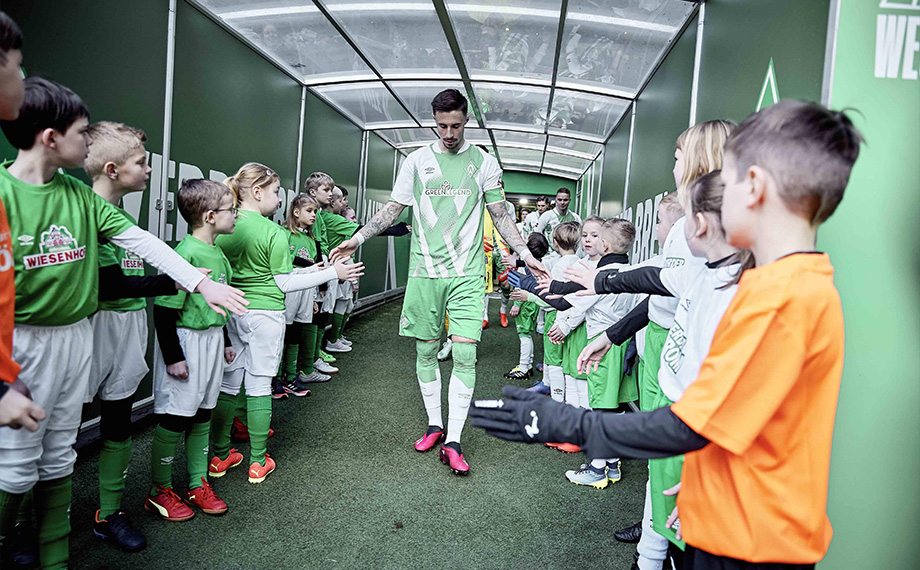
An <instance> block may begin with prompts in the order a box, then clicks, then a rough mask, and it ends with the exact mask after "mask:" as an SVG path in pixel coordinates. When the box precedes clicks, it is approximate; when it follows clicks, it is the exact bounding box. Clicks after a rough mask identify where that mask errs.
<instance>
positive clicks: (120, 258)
mask: <svg viewBox="0 0 920 570" xmlns="http://www.w3.org/2000/svg"><path fill="white" fill-rule="evenodd" d="M115 208H116V209H118V211H119V212H120V213H121V215H123V216H124V217H125V218H127V219H128V221H130V222H131V223H132V224H135V225H137V220H135V219H134V218H133V217H131V214H129V213H128V212H126V211H124V210H123V209H122V208H119V207H118V206H115ZM110 265H117V266H119V267H120V268H121V272H122V273H124V274H125V275H128V276H132V277H143V275H144V260H143V259H141V257H140V256H137V255H135V254H133V253H131V252H130V251H127V250H125V249H124V248H121V247H118V246H117V245H115V244H113V243H110V242H105V243H100V244H99V267H108V266H110ZM146 308H147V299H144V298H134V299H131V298H128V299H113V300H111V301H99V310H100V311H140V310H142V309H146Z"/></svg>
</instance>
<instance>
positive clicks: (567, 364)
mask: <svg viewBox="0 0 920 570" xmlns="http://www.w3.org/2000/svg"><path fill="white" fill-rule="evenodd" d="M586 346H588V327H587V326H586V325H585V323H581V324H580V325H578V326H577V327H575V330H573V331H572V332H570V333H569V334H568V336H566V337H565V342H564V343H563V344H562V371H563V372H565V373H566V374H568V375H569V376H571V377H573V378H578V379H579V380H587V379H588V375H587V374H579V373H578V367H577V365H578V356H579V355H580V354H581V351H582V350H584V349H585V347H586Z"/></svg>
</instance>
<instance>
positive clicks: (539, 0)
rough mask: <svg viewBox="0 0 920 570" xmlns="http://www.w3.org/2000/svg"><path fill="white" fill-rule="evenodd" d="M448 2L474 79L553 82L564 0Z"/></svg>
mask: <svg viewBox="0 0 920 570" xmlns="http://www.w3.org/2000/svg"><path fill="white" fill-rule="evenodd" d="M446 4H447V8H448V10H449V11H450V19H451V23H452V24H453V27H454V30H455V31H456V36H457V41H458V42H459V43H460V50H461V53H462V56H463V59H464V61H465V62H466V67H467V69H468V71H469V74H470V78H471V79H473V80H478V79H485V80H499V81H501V80H511V81H522V80H528V82H530V83H533V84H539V85H550V83H551V82H552V77H553V58H554V55H555V53H556V35H557V32H558V27H559V17H560V15H561V8H562V2H561V0H472V1H465V2H464V1H462V0H460V1H449V2H447V3H446Z"/></svg>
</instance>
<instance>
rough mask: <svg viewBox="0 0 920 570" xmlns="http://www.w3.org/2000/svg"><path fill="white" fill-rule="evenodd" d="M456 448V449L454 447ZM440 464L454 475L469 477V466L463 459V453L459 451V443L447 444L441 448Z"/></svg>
mask: <svg viewBox="0 0 920 570" xmlns="http://www.w3.org/2000/svg"><path fill="white" fill-rule="evenodd" d="M454 446H456V447H454ZM440 456H441V463H443V464H444V465H447V466H448V467H450V471H451V473H453V474H454V475H469V474H470V464H469V463H467V462H466V460H465V459H463V453H462V452H461V451H460V444H459V443H453V442H451V443H448V444H446V445H442V446H441V453H440Z"/></svg>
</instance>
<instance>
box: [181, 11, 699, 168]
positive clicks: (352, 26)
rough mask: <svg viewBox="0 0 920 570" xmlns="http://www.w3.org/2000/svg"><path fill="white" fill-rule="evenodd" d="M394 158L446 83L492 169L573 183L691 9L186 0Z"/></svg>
mask: <svg viewBox="0 0 920 570" xmlns="http://www.w3.org/2000/svg"><path fill="white" fill-rule="evenodd" d="M191 1H192V3H193V4H195V5H196V6H198V7H199V9H201V10H202V11H203V12H205V13H206V14H208V15H209V16H210V17H211V18H213V19H215V20H216V21H217V22H219V23H221V24H222V25H224V26H225V27H227V28H228V29H230V30H231V31H233V32H234V33H235V34H236V35H237V36H238V37H239V38H240V39H242V40H243V41H244V42H246V43H248V44H249V45H251V46H252V47H253V48H254V49H256V50H257V51H259V52H261V53H262V54H263V55H264V56H265V57H266V58H268V59H269V60H270V61H272V62H273V63H274V64H275V65H277V66H278V67H279V68H281V69H282V70H284V71H285V72H286V73H287V74H288V75H290V76H291V77H294V78H295V79H297V80H299V81H300V82H301V83H302V84H303V85H305V86H307V87H308V88H309V89H311V90H312V91H313V92H314V93H316V94H317V95H318V96H319V97H320V98H322V99H323V100H325V101H326V102H327V103H329V104H330V105H332V106H333V107H334V108H336V109H337V110H338V111H339V112H341V113H342V114H343V115H344V116H346V117H347V118H348V119H349V120H350V121H352V122H353V123H354V124H356V125H357V126H359V127H360V128H362V129H364V130H371V131H374V132H376V133H377V134H378V135H380V136H381V137H382V138H383V139H384V140H385V141H387V143H389V144H390V145H391V146H393V147H394V148H397V149H399V150H401V151H402V152H409V151H411V150H412V149H414V148H417V147H419V146H422V145H425V144H429V143H431V142H433V141H435V140H436V139H437V135H436V134H435V131H434V129H433V127H434V121H433V120H432V118H431V107H430V104H431V99H432V98H433V97H434V95H436V94H437V93H438V92H440V91H442V90H443V89H447V88H455V89H458V90H460V92H461V93H465V94H466V95H467V97H468V98H469V99H470V103H471V107H472V109H471V111H472V112H473V113H474V115H475V118H473V119H471V120H470V123H469V124H468V126H467V134H466V136H467V140H469V141H470V142H471V143H473V144H482V145H484V146H486V148H488V149H489V151H490V152H493V153H495V154H496V156H497V158H498V159H499V161H500V162H501V164H502V167H503V168H505V169H509V170H521V171H526V172H537V173H542V174H550V175H553V176H561V177H564V178H570V179H578V178H580V177H581V176H582V175H583V174H584V172H585V170H587V169H588V168H589V167H590V166H591V164H592V162H593V161H594V160H595V159H596V158H597V157H598V156H599V154H600V152H601V150H602V149H603V147H604V143H605V142H606V141H607V140H608V139H609V138H610V136H611V134H612V132H613V129H614V128H615V127H616V125H617V124H619V122H620V120H621V119H622V117H623V114H624V113H626V112H627V110H628V108H629V104H630V102H631V101H632V100H633V99H635V98H636V97H637V96H638V94H639V92H640V91H641V90H642V88H643V87H644V85H645V83H646V82H647V81H648V79H649V77H650V76H651V74H652V73H653V72H654V70H655V68H656V67H657V66H658V64H659V62H660V61H661V59H662V58H663V57H664V56H665V54H666V53H667V50H668V47H669V46H670V44H671V43H672V42H673V41H674V40H675V39H676V37H677V35H678V34H679V33H680V31H681V30H682V29H683V27H684V26H685V25H686V22H687V21H688V20H689V19H690V18H691V17H692V16H693V15H694V12H695V10H696V3H695V2H694V1H692V0H567V1H566V0H466V1H455V0H401V1H386V2H384V1H380V0H367V1H364V2H356V1H353V0H191Z"/></svg>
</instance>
